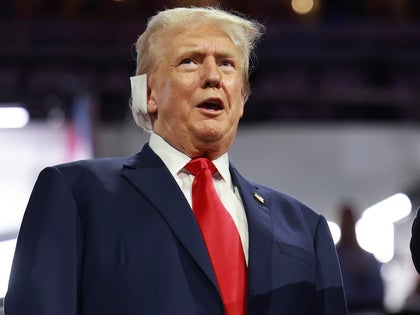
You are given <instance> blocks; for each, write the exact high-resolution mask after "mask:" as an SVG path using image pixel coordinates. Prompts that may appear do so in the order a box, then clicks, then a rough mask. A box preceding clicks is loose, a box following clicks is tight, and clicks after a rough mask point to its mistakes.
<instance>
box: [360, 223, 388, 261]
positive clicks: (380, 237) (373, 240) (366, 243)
mask: <svg viewBox="0 0 420 315" xmlns="http://www.w3.org/2000/svg"><path fill="white" fill-rule="evenodd" d="M356 236H357V241H358V242H359V244H360V247H362V248H363V249H364V250H366V251H368V252H370V253H372V254H374V255H375V257H376V259H377V260H379V261H380V262H382V263H387V262H389V261H391V259H392V258H393V257H394V225H393V224H392V223H391V222H382V223H378V222H377V221H376V222H375V220H371V219H366V218H363V217H362V218H361V219H360V220H359V221H357V223H356Z"/></svg>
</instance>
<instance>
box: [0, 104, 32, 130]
mask: <svg viewBox="0 0 420 315" xmlns="http://www.w3.org/2000/svg"><path fill="white" fill-rule="evenodd" d="M28 122H29V113H28V111H27V110H26V109H24V108H23V107H17V106H16V107H0V128H22V127H25V126H26V124H27V123H28Z"/></svg>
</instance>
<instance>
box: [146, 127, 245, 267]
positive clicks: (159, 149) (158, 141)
mask: <svg viewBox="0 0 420 315" xmlns="http://www.w3.org/2000/svg"><path fill="white" fill-rule="evenodd" d="M149 146H150V148H151V149H152V150H153V151H154V152H155V153H156V154H157V155H158V156H159V157H160V158H161V159H162V161H163V163H164V164H165V165H166V167H167V168H168V170H169V172H170V173H171V174H172V176H173V177H174V179H175V181H176V182H177V184H178V185H179V187H180V188H181V190H182V192H183V193H184V195H185V198H186V199H187V201H188V203H189V204H190V206H192V197H191V191H192V183H193V180H194V175H192V174H190V173H189V172H188V171H187V170H185V169H184V166H185V165H186V164H187V163H188V162H189V161H190V160H191V159H190V158H189V157H188V156H187V155H185V154H183V153H182V152H180V151H178V150H177V149H175V148H174V147H172V146H171V145H170V144H169V143H167V142H166V141H165V140H163V139H162V137H160V136H159V135H157V134H155V133H152V134H151V136H150V141H149ZM212 162H213V164H214V165H215V166H216V168H217V172H216V174H215V175H214V177H213V182H214V186H215V188H216V191H217V193H218V195H219V197H220V199H221V201H222V203H223V205H224V206H225V208H226V210H227V211H228V212H229V214H230V215H231V217H232V219H233V221H234V222H235V225H236V227H237V229H238V231H239V235H240V237H241V241H242V248H243V250H244V256H245V260H246V263H247V264H248V222H247V219H246V215H245V209H244V206H243V204H242V200H241V197H240V195H239V191H238V189H237V188H236V187H235V186H234V185H233V183H232V178H231V176H230V171H229V159H228V154H227V153H225V154H223V155H222V156H221V157H219V158H217V159H216V160H213V161H212Z"/></svg>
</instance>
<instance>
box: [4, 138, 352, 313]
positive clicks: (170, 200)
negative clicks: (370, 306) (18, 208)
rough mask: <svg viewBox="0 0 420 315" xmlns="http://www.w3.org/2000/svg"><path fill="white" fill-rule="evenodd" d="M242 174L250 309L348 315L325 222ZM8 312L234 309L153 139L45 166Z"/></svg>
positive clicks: (22, 237)
mask: <svg viewBox="0 0 420 315" xmlns="http://www.w3.org/2000/svg"><path fill="white" fill-rule="evenodd" d="M230 171H231V174H232V178H233V181H234V183H235V185H236V186H237V187H238V189H239V191H240V195H241V198H242V201H243V204H244V207H245V211H246V215H247V219H248V227H249V264H248V302H247V303H248V315H265V314H266V315H274V314H275V315H280V314H284V315H294V314H296V315H301V314H308V315H317V314H319V315H321V314H322V315H324V314H325V315H327V314H328V315H344V314H347V310H346V305H345V298H344V293H343V288H342V281H341V276H340V270H339V265H338V261H337V255H336V251H335V248H334V244H333V241H332V239H331V235H330V232H329V229H328V226H327V223H326V221H325V219H324V218H323V217H322V216H320V215H318V214H316V213H315V212H313V211H312V210H310V209H309V208H307V207H306V206H305V205H303V204H301V203H300V202H298V201H296V200H294V199H292V198H290V197H288V196H286V195H284V194H282V193H279V192H277V191H274V190H272V189H270V188H267V187H264V186H261V185H258V184H254V183H251V182H249V181H247V180H246V179H244V178H243V177H242V176H241V175H240V174H239V173H238V171H237V170H236V169H235V168H234V167H233V166H231V168H230ZM254 193H257V194H258V195H260V196H261V197H263V201H262V200H258V199H261V198H256V197H255V196H254ZM5 312H6V313H5V314H6V315H29V314H30V315H143V314H144V315H146V314H147V315H149V314H150V315H163V314H165V315H168V314H175V315H177V314H179V315H205V314H207V315H222V314H223V313H224V311H223V304H222V301H221V298H220V295H219V292H218V288H217V285H216V280H215V276H214V274H213V271H212V268H211V266H210V261H209V258H208V255H207V252H206V249H205V245H204V243H203V240H202V237H201V234H200V231H199V228H198V225H197V222H196V220H195V217H194V214H193V212H192V210H191V208H190V206H189V204H188V202H187V201H186V199H185V197H184V195H183V193H182V192H181V190H180V189H179V187H178V185H177V184H176V182H175V180H174V179H173V177H172V176H171V174H170V173H169V171H168V169H167V168H166V167H165V165H164V164H163V162H162V161H161V160H160V159H159V158H158V157H157V156H156V155H155V154H154V153H153V151H152V150H151V149H150V148H149V146H148V145H146V146H145V147H144V148H143V150H142V151H141V152H140V153H138V154H137V155H135V156H133V157H130V158H107V159H96V160H88V161H80V162H75V163H69V164H64V165H60V166H56V167H50V168H46V169H45V170H43V171H42V172H41V174H40V176H39V178H38V180H37V183H36V185H35V187H34V190H33V192H32V195H31V198H30V201H29V204H28V208H27V210H26V213H25V216H24V219H23V222H22V226H21V231H20V234H19V238H18V242H17V248H16V253H15V257H14V262H13V267H12V273H11V277H10V284H9V290H8V292H7V295H6V299H5Z"/></svg>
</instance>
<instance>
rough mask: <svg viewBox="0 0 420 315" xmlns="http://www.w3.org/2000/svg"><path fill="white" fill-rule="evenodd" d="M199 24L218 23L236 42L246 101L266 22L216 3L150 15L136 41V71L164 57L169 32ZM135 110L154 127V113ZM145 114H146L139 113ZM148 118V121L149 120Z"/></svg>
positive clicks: (140, 121)
mask: <svg viewBox="0 0 420 315" xmlns="http://www.w3.org/2000/svg"><path fill="white" fill-rule="evenodd" d="M196 24H214V25H217V26H218V27H220V28H221V29H222V30H223V31H225V32H226V34H227V35H228V36H229V38H230V39H231V40H232V42H233V43H234V45H235V46H237V47H238V51H239V52H240V54H241V58H242V65H241V66H242V75H243V84H244V85H243V88H242V90H243V94H244V97H245V101H246V100H247V99H248V97H249V94H250V84H249V74H250V70H251V69H250V61H252V60H253V57H254V55H253V52H254V48H255V46H256V43H257V42H258V40H259V39H260V37H261V36H262V34H263V33H264V26H263V25H262V24H260V23H259V22H257V21H254V20H250V19H247V18H245V17H243V16H241V15H240V14H239V13H233V12H232V13H231V12H228V11H225V10H222V9H219V8H216V7H180V8H174V9H167V10H164V11H160V12H158V13H157V14H156V15H154V16H152V17H151V18H149V21H148V23H147V27H146V30H145V31H144V32H143V34H141V35H140V36H139V38H138V39H137V42H136V44H135V47H136V52H137V67H136V75H140V74H146V73H149V72H150V71H151V70H152V69H153V67H154V66H155V65H156V64H158V63H159V61H160V60H161V58H162V57H163V53H164V52H163V51H162V50H163V49H162V47H164V45H163V44H164V43H162V41H161V40H162V38H164V35H165V34H166V33H168V32H172V31H174V30H176V29H182V28H188V27H189V26H191V25H196ZM131 107H132V112H133V116H134V119H135V120H136V122H137V124H138V125H140V126H141V127H143V128H144V129H145V130H146V131H151V130H150V126H151V123H150V117H148V116H149V115H148V114H142V113H141V112H140V110H139V108H136V107H135V105H134V104H133V105H132V106H131ZM139 115H140V116H142V117H139ZM144 122H147V123H146V124H145V123H144Z"/></svg>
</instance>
